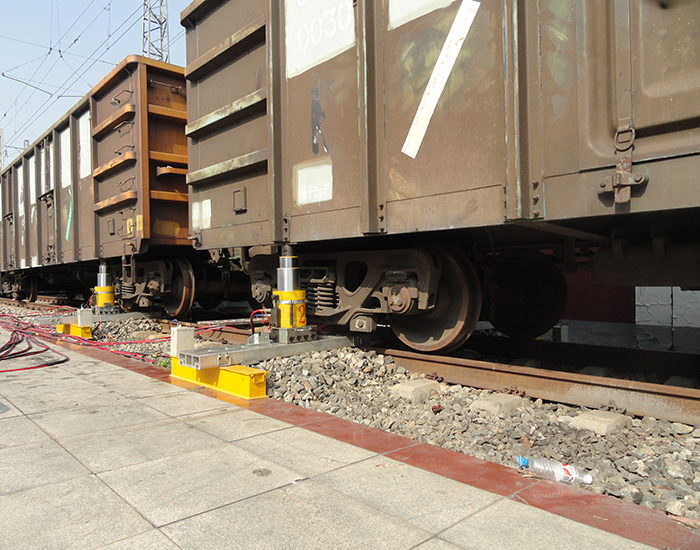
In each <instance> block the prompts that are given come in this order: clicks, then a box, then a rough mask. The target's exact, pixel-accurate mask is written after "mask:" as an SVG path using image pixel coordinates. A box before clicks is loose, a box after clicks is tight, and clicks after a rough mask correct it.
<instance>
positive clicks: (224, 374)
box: [170, 357, 267, 399]
mask: <svg viewBox="0 0 700 550" xmlns="http://www.w3.org/2000/svg"><path fill="white" fill-rule="evenodd" d="M171 364H172V368H171V371H170V375H171V376H173V377H174V378H179V379H180V380H186V381H187V382H193V383H195V384H199V385H200V386H205V387H207V388H211V389H213V390H218V391H221V392H224V393H228V394H231V395H235V396H236V397H241V398H243V399H261V398H263V397H267V385H266V378H267V371H265V370H260V369H254V368H251V367H244V366H242V365H236V366H233V367H219V368H212V369H203V370H197V369H191V368H189V367H183V366H182V365H180V363H179V362H178V360H177V358H176V357H171Z"/></svg>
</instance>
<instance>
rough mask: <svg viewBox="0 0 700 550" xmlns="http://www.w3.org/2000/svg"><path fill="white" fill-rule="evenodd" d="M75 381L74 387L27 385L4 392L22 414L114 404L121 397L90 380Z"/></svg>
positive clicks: (68, 385)
mask: <svg viewBox="0 0 700 550" xmlns="http://www.w3.org/2000/svg"><path fill="white" fill-rule="evenodd" d="M79 382H80V381H79V380H78V381H76V384H75V386H74V387H70V383H68V384H66V387H62V388H60V389H55V388H46V389H39V390H37V389H36V388H31V387H28V388H27V391H26V392H21V391H15V392H12V393H6V394H5V395H7V397H8V398H9V399H11V400H12V403H13V405H14V406H15V407H17V408H18V409H19V410H20V411H22V413H24V414H36V413H44V412H50V411H56V410H61V409H70V408H73V407H79V406H83V405H85V404H88V403H89V404H91V405H114V404H116V403H117V402H118V401H120V400H122V399H123V397H122V396H121V395H119V394H118V393H116V392H113V391H111V390H108V389H107V388H104V387H102V386H98V385H96V384H93V383H91V382H85V384H87V385H81V384H80V383H79Z"/></svg>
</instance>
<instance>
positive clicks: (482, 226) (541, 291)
mask: <svg viewBox="0 0 700 550" xmlns="http://www.w3.org/2000/svg"><path fill="white" fill-rule="evenodd" d="M182 23H183V25H184V26H185V27H186V28H187V69H186V78H187V80H188V94H189V102H188V125H187V134H188V136H189V158H190V164H189V174H188V184H189V189H190V194H189V197H190V221H191V231H192V235H193V237H194V242H195V246H197V247H199V248H201V249H210V250H217V249H218V250H221V249H223V250H225V249H230V248H232V247H242V248H243V249H244V252H245V258H246V259H249V260H250V261H249V263H248V264H247V269H248V271H249V273H250V275H251V280H252V288H253V292H254V294H255V296H256V297H257V298H258V299H259V300H260V301H261V302H264V301H265V300H266V299H267V297H268V296H269V294H270V291H271V289H272V288H274V285H275V277H276V275H275V267H276V265H277V264H276V259H275V254H274V253H275V252H276V248H275V247H276V246H278V245H280V244H285V243H286V244H290V245H293V246H294V249H295V251H296V253H297V254H298V256H299V260H300V262H301V267H302V270H301V280H302V286H303V287H304V288H305V289H306V290H307V297H308V300H309V303H308V310H309V314H310V316H313V317H315V318H316V320H320V321H322V322H329V323H337V324H342V325H349V326H350V327H351V329H352V330H356V331H371V330H373V329H374V328H375V327H376V325H377V323H382V322H388V324H389V325H391V327H392V328H393V330H394V331H395V332H396V334H397V335H398V336H399V338H401V339H402V340H403V341H404V342H405V343H406V344H408V345H409V346H411V347H414V348H415V349H419V350H426V351H438V350H446V349H450V348H454V347H456V346H458V345H460V344H461V343H462V342H464V340H465V339H466V338H467V337H468V336H469V334H470V333H471V331H472V329H473V328H474V325H475V323H476V321H477V319H478V318H479V317H480V315H482V316H484V317H486V318H488V319H490V320H491V321H492V323H493V324H494V325H495V326H496V327H497V328H499V329H500V330H502V331H503V332H506V333H507V334H510V335H513V336H521V337H529V336H536V335H538V334H541V333H543V332H545V331H546V330H547V329H548V328H550V327H551V326H552V325H553V324H554V323H555V322H556V320H557V319H558V318H559V316H560V314H561V312H562V311H563V308H564V304H565V300H566V286H565V283H564V280H563V277H562V270H564V269H568V270H573V269H576V267H577V264H579V265H580V264H581V263H582V262H583V261H585V263H587V264H588V263H589V260H590V259H591V258H592V262H590V264H591V265H592V269H593V271H594V272H595V273H596V275H597V276H598V277H599V278H600V279H601V280H603V281H605V282H607V283H612V284H627V285H635V284H638V285H680V286H682V287H684V288H700V262H699V259H700V247H699V245H698V236H699V235H700V231H699V227H698V223H699V220H700V217H699V216H698V214H700V211H699V210H698V207H699V206H700V194H699V193H698V192H697V190H698V185H699V183H700V156H698V153H700V125H699V124H698V121H700V102H698V97H699V95H698V93H699V92H700V3H698V2H696V1H693V0H675V1H657V0H639V1H635V0H609V1H602V0H591V1H588V0H586V1H584V0H548V1H546V2H540V1H532V2H530V1H525V0H512V1H508V2H504V1H502V0H483V1H481V2H478V1H474V0H279V1H278V0H274V1H266V0H259V1H256V2H249V1H243V0H198V1H196V2H193V3H192V4H191V5H190V6H189V7H188V8H187V9H186V10H185V11H184V12H183V13H182ZM224 255H225V254H224ZM482 304H483V310H482Z"/></svg>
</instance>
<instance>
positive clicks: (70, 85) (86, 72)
mask: <svg viewBox="0 0 700 550" xmlns="http://www.w3.org/2000/svg"><path fill="white" fill-rule="evenodd" d="M151 2H153V0H151ZM190 2H191V0H168V1H167V4H168V25H169V34H170V62H171V63H174V64H176V65H184V64H185V34H184V28H183V27H182V26H181V25H180V13H181V12H182V10H183V9H185V8H186V7H187V6H188V5H189V4H190ZM156 3H157V2H156ZM142 14H143V1H142V0H20V1H17V0H0V20H1V21H2V25H1V26H0V52H2V55H0V129H2V130H3V139H4V145H5V166H7V165H8V164H9V163H10V162H12V160H13V159H14V158H16V157H17V156H18V155H19V154H20V153H21V151H22V150H23V149H24V143H25V140H26V141H29V142H30V143H33V142H34V141H35V140H36V139H37V138H39V137H40V136H41V134H42V133H44V131H46V130H48V129H49V128H50V127H51V126H52V125H53V124H54V123H55V122H56V121H58V119H59V118H61V116H63V115H64V114H65V113H66V112H68V111H69V110H70V109H71V107H72V106H73V105H75V103H77V102H78V100H79V99H80V98H82V97H83V96H85V95H86V94H87V93H88V92H89V91H90V89H91V88H92V87H93V86H95V85H96V84H97V83H98V82H99V81H100V80H101V79H102V78H103V77H104V76H105V75H106V74H107V73H108V72H109V71H110V70H112V68H114V67H115V66H116V65H117V64H118V63H119V62H120V61H121V60H122V59H124V58H125V57H126V56H127V55H132V54H138V55H140V54H141V49H142V38H143V27H142Z"/></svg>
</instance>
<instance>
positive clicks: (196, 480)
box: [99, 443, 301, 548]
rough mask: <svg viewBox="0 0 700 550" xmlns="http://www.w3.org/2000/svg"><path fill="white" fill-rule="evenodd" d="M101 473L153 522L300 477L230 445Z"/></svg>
mask: <svg viewBox="0 0 700 550" xmlns="http://www.w3.org/2000/svg"><path fill="white" fill-rule="evenodd" d="M99 477H100V479H102V480H103V481H104V482H105V483H106V484H107V485H109V486H110V487H111V488H112V490H114V491H115V492H116V493H117V494H118V495H120V496H121V497H122V498H123V499H124V500H125V501H126V502H128V503H129V504H130V505H131V506H133V507H134V508H135V509H136V510H137V511H139V512H140V513H141V514H142V515H143V516H144V517H146V518H147V519H148V520H149V521H151V522H152V523H153V524H154V525H156V526H162V525H165V524H168V523H172V522H174V521H178V520H181V519H184V518H187V517H190V516H193V515H196V514H201V513H203V512H206V511H209V510H212V509H214V508H218V507H220V506H225V505H226V504H231V503H233V502H236V501H239V500H242V499H246V498H249V497H252V496H255V495H258V494H262V493H265V492H267V491H270V490H272V489H276V488H279V487H282V486H284V485H288V484H290V483H293V482H294V481H296V480H298V479H300V477H301V476H299V474H297V473H296V472H292V471H290V470H287V469H286V468H283V467H281V466H279V465H277V464H274V463H272V462H269V461H267V460H263V459H261V458H260V457H258V456H256V455H254V454H252V453H249V452H248V451H245V450H243V449H238V448H236V447H235V446H234V445H233V444H230V443H228V444H223V445H221V446H219V447H213V448H207V449H203V450H198V451H194V452H191V453H184V454H180V455H177V456H172V457H166V458H162V459H159V460H152V461H150V462H146V463H144V464H137V465H135V466H129V467H126V468H120V469H118V470H112V471H110V472H106V473H103V474H99ZM203 548H206V546H203Z"/></svg>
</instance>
